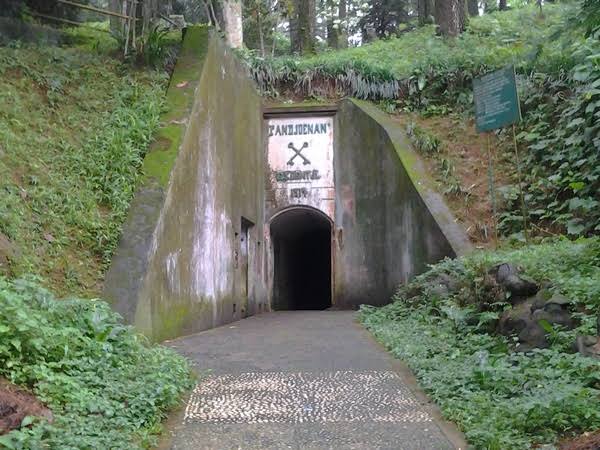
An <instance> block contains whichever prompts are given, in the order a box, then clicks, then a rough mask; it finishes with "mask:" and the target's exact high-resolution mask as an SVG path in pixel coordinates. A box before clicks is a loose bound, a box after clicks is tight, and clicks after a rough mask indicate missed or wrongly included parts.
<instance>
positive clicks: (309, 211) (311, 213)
mask: <svg viewBox="0 0 600 450" xmlns="http://www.w3.org/2000/svg"><path fill="white" fill-rule="evenodd" d="M270 235H271V240H272V244H273V263H274V264H273V269H274V273H273V297H272V309H273V310H275V311H282V310H323V309H327V308H329V307H331V303H332V275H331V274H332V254H331V248H332V245H331V241H332V240H331V236H332V222H331V220H330V219H329V217H327V216H326V215H325V214H324V213H322V212H321V211H319V210H317V209H314V208H310V207H294V208H290V209H287V210H285V211H283V212H281V213H279V214H278V215H276V216H275V217H274V218H273V220H272V221H271V227H270Z"/></svg>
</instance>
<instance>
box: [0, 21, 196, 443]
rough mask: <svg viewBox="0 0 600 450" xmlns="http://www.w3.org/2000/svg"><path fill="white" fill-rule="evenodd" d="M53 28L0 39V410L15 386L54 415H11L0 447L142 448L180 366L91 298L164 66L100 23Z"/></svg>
mask: <svg viewBox="0 0 600 450" xmlns="http://www.w3.org/2000/svg"><path fill="white" fill-rule="evenodd" d="M98 27H100V28H101V29H103V30H106V29H107V24H100V25H98ZM54 33H57V32H56V31H54ZM61 34H63V35H64V34H66V42H68V43H67V44H65V45H62V46H48V45H33V44H24V43H22V42H20V41H13V42H11V43H10V45H9V46H5V47H3V46H0V409H2V408H4V409H3V410H2V411H1V412H2V418H3V419H4V418H5V416H8V417H9V418H10V417H13V418H14V417H15V416H17V414H21V413H22V411H23V410H15V408H17V407H16V406H15V407H13V406H11V403H10V402H9V400H7V399H10V397H7V393H9V392H10V390H11V389H14V386H13V385H17V386H19V388H20V389H25V390H26V391H29V392H32V393H33V394H34V395H35V396H36V397H37V399H38V400H39V401H41V402H42V403H43V404H44V405H45V406H47V407H48V408H49V409H50V411H51V415H52V419H53V420H51V421H49V420H46V419H41V418H34V417H32V416H26V417H24V419H22V421H20V422H17V423H16V425H15V426H16V427H18V429H14V430H13V431H11V432H8V434H5V435H3V436H0V447H1V448H7V449H45V448H47V449H78V448H81V449H83V448H89V449H109V448H114V449H117V448H118V449H142V448H150V447H153V446H155V445H156V443H157V436H158V435H159V434H160V432H161V431H162V424H161V422H162V421H163V419H164V418H165V417H166V415H167V414H168V412H169V410H170V409H172V408H173V407H175V406H177V405H178V404H179V402H180V401H181V398H182V396H183V394H184V393H185V392H186V391H187V390H189V389H190V388H191V386H192V385H193V378H192V372H191V369H190V367H189V365H188V363H187V361H186V360H185V359H184V358H182V357H180V356H178V355H177V354H175V352H173V351H171V350H168V349H166V348H163V347H160V346H154V345H151V344H150V343H149V342H148V341H147V340H146V339H145V338H144V337H142V336H140V335H138V334H137V333H136V332H135V331H134V330H133V329H132V328H130V327H128V326H125V325H124V324H123V323H122V319H121V317H120V316H119V315H118V314H116V313H114V312H112V311H111V309H110V306H109V305H108V304H107V303H105V302H103V301H102V300H90V298H95V297H97V296H98V294H99V293H100V292H101V289H102V281H103V277H104V272H105V270H106V268H107V267H108V264H109V262H110V258H111V256H112V254H113V252H114V249H115V247H116V245H117V241H118V238H119V234H120V232H121V227H122V224H123V222H124V220H125V217H126V214H127V210H128V208H129V204H130V202H131V199H132V197H133V194H134V190H135V187H136V182H137V180H138V178H139V177H140V175H141V173H140V168H141V165H142V161H143V158H144V155H145V153H146V151H147V149H148V147H149V144H150V142H151V141H152V139H153V134H154V132H155V130H156V129H157V128H158V126H159V121H160V116H161V113H162V112H163V111H162V110H163V103H164V97H165V92H166V87H167V83H168V79H169V77H168V74H167V73H166V71H164V70H155V69H150V68H146V67H141V66H137V65H134V64H133V63H132V62H131V61H124V60H123V59H122V57H120V55H122V53H121V52H119V48H118V42H117V41H116V40H113V39H112V38H111V37H109V35H108V34H107V33H103V32H101V31H94V30H89V29H87V28H86V29H83V28H82V29H76V30H67V31H64V30H63V32H62V33H61ZM158 44H161V45H162V43H161V42H158V43H157V45H158ZM159 50H160V49H159ZM160 53H161V52H159V51H157V53H156V54H157V55H159V54H160ZM149 56H152V55H149ZM149 62H152V61H149ZM152 65H153V66H154V65H155V64H152ZM156 65H160V64H156ZM48 288H49V289H48ZM53 292H54V293H53ZM5 379H6V380H8V381H5ZM9 383H12V384H10V385H9V387H8V388H6V385H7V384H9ZM7 405H8V406H7ZM19 407H21V406H19ZM11 408H12V410H11ZM11 411H12V412H11ZM13 413H14V414H13ZM17 417H18V416H17ZM11 420H12V419H11ZM15 420H16V419H15ZM19 425H20V427H19ZM15 426H11V427H9V428H8V429H7V430H10V429H11V428H14V427H15ZM4 431H6V430H4V429H3V430H2V432H4Z"/></svg>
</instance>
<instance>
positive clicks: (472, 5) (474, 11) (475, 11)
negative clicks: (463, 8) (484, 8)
mask: <svg viewBox="0 0 600 450" xmlns="http://www.w3.org/2000/svg"><path fill="white" fill-rule="evenodd" d="M467 6H468V9H469V15H470V16H471V17H477V16H479V0H467Z"/></svg>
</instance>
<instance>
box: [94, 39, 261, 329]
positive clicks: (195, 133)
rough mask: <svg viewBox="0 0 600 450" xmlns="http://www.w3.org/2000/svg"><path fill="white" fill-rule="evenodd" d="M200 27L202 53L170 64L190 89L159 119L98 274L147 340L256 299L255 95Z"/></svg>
mask: <svg viewBox="0 0 600 450" xmlns="http://www.w3.org/2000/svg"><path fill="white" fill-rule="evenodd" d="M188 34H189V31H188ZM196 34H198V33H196ZM200 34H202V33H200ZM204 34H205V36H204V40H205V45H204V46H203V48H207V51H206V54H205V55H203V54H199V55H196V56H195V57H193V55H189V56H190V58H188V59H187V60H188V63H190V64H192V66H193V64H194V63H197V62H198V61H200V67H197V66H196V67H195V69H194V67H192V66H191V65H190V64H188V65H187V66H185V64H184V65H183V66H182V67H179V63H178V68H176V72H175V78H174V81H172V88H173V89H177V88H176V86H177V85H179V86H181V85H182V83H184V82H187V85H186V86H187V87H186V88H184V89H188V88H189V89H192V90H193V93H192V94H191V95H188V96H185V95H184V96H183V97H182V98H181V99H180V100H181V101H180V102H179V103H178V104H179V106H180V107H179V111H178V112H177V116H178V117H169V118H167V120H165V128H167V130H166V131H165V130H164V129H163V131H162V132H161V134H162V137H161V136H159V139H158V143H159V145H160V144H161V142H163V141H164V140H165V139H166V140H167V141H168V142H167V145H162V147H163V148H162V149H155V150H153V151H152V152H151V153H150V154H149V155H148V157H147V158H146V161H145V163H144V170H145V173H147V174H148V178H147V180H146V182H145V183H144V184H143V186H142V187H141V188H140V191H139V192H138V195H137V196H136V198H135V200H134V203H133V205H132V209H131V212H130V218H129V220H128V222H127V224H126V225H125V229H124V233H123V237H122V241H121V245H120V247H119V250H118V251H117V254H116V255H115V257H114V261H113V264H112V267H111V270H110V271H109V274H108V275H107V279H106V292H105V293H106V297H107V298H108V299H109V301H112V302H113V304H114V306H115V308H116V309H117V311H119V312H121V313H122V314H123V315H124V316H125V319H126V320H127V321H128V322H130V323H133V324H135V325H136V327H137V328H138V330H139V331H141V332H143V333H144V334H146V335H148V336H150V337H152V338H153V339H155V340H163V339H167V338H171V337H175V336H180V335H183V334H189V333H193V332H197V331H200V330H204V329H207V328H211V327H215V326H218V325H221V324H224V323H227V322H230V321H233V320H236V319H239V318H242V317H244V316H245V315H249V314H253V313H255V312H257V311H259V310H262V308H264V307H265V305H264V302H265V299H266V290H265V287H264V284H263V281H262V280H263V276H262V267H263V261H262V254H263V251H262V243H261V240H262V236H263V225H262V222H263V221H262V218H263V215H264V186H265V179H264V167H265V161H264V141H263V122H262V115H261V113H260V111H261V109H262V105H261V99H260V97H259V96H258V94H257V93H256V91H255V89H254V86H253V84H252V82H251V81H250V79H249V78H248V77H247V76H246V72H245V70H244V68H243V67H242V66H241V64H239V63H238V62H237V61H236V59H235V58H234V57H233V55H231V54H230V50H228V49H227V48H226V47H225V46H224V44H223V43H222V42H221V41H220V39H218V38H217V37H215V36H211V37H209V36H208V35H206V33H204ZM188 39H192V36H190V37H187V36H186V40H188ZM194 39H196V40H197V41H198V40H201V39H202V36H195V37H194ZM206 43H207V44H208V45H206ZM199 44H201V42H196V43H195V44H193V45H192V43H190V46H189V47H190V48H194V46H197V45H199ZM184 47H185V45H184ZM184 56H185V55H184ZM180 61H181V62H182V64H183V63H184V62H185V58H183V59H181V58H180ZM178 69H181V71H182V72H183V73H184V74H185V76H183V77H182V76H181V74H180V73H179V71H178ZM194 77H195V78H196V80H194ZM198 78H199V79H198ZM173 85H174V86H175V87H174V86H173ZM190 99H191V105H192V107H191V108H188V109H186V107H185V105H186V104H188V103H189V100H190ZM175 106H176V105H175ZM169 127H175V128H172V129H171V130H169ZM163 152H164V153H163ZM242 218H244V219H245V220H246V222H245V223H246V224H248V223H249V222H250V224H254V226H251V227H250V228H249V230H248V237H249V240H248V264H247V265H248V274H247V279H246V273H245V270H244V268H245V265H246V264H245V263H244V261H243V260H242V258H244V255H243V253H244V252H242V247H243V245H242V243H241V238H242V237H243V233H242ZM248 221H249V222H248ZM149 232H150V233H149ZM127 273H130V274H127ZM246 290H248V295H247V298H248V301H247V304H246V302H245V301H244V300H243V299H244V298H246V296H245V295H244V293H245V292H246Z"/></svg>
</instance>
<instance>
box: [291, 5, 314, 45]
mask: <svg viewBox="0 0 600 450" xmlns="http://www.w3.org/2000/svg"><path fill="white" fill-rule="evenodd" d="M315 22H316V8H315V0H293V10H292V15H291V17H290V40H291V43H292V53H298V54H301V55H304V54H309V53H314V51H315Z"/></svg>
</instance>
